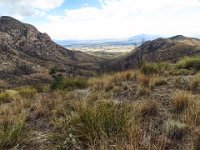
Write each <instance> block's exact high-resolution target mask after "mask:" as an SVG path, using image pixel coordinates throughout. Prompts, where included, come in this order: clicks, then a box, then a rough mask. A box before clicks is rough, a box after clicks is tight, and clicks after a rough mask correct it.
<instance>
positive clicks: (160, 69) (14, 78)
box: [0, 16, 200, 150]
mask: <svg viewBox="0 0 200 150" xmlns="http://www.w3.org/2000/svg"><path fill="white" fill-rule="evenodd" d="M149 38H151V37H149ZM133 39H135V38H132V41H131V40H130V39H128V40H124V41H90V42H88V41H81V42H80V41H79V42H77V41H62V42H61V43H60V42H59V41H55V42H54V41H53V40H52V39H51V38H50V36H49V35H48V34H46V33H41V32H40V31H39V30H38V29H37V28H36V27H34V26H33V25H30V24H26V23H23V22H21V21H19V20H17V19H15V18H13V17H9V16H2V17H1V18H0V150H1V149H2V150H56V149H57V150H124V149H126V150H199V149H200V132H199V126H200V101H199V100H200V39H197V38H192V37H186V36H183V35H175V36H173V37H170V38H160V37H159V38H157V37H156V38H155V39H149V40H147V41H142V42H141V39H140V40H139V41H137V42H136V41H134V40H133ZM57 43H59V44H60V45H59V44H57Z"/></svg>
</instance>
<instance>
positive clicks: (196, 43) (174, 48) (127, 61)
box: [109, 35, 200, 70]
mask: <svg viewBox="0 0 200 150" xmlns="http://www.w3.org/2000/svg"><path fill="white" fill-rule="evenodd" d="M196 54H200V40H199V39H195V38H188V37H184V36H182V35H177V36H174V37H171V38H169V39H162V38H159V39H156V40H153V41H148V42H145V43H144V44H143V45H141V46H140V47H138V48H137V49H136V50H134V51H133V52H132V53H130V54H128V55H127V56H125V57H123V58H121V59H119V60H116V61H114V62H111V63H110V65H109V69H110V70H125V69H130V68H136V67H138V65H139V64H140V63H141V62H142V61H147V62H161V61H172V62H175V61H177V60H179V59H180V58H182V57H184V56H191V55H196Z"/></svg>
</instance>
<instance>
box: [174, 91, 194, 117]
mask: <svg viewBox="0 0 200 150" xmlns="http://www.w3.org/2000/svg"><path fill="white" fill-rule="evenodd" d="M190 99H191V95H190V94H189V93H187V92H185V91H177V92H176V93H175V95H174V96H173V98H172V101H171V107H172V110H173V111H174V112H175V113H181V112H183V111H184V110H185V109H186V108H188V106H189V103H190Z"/></svg>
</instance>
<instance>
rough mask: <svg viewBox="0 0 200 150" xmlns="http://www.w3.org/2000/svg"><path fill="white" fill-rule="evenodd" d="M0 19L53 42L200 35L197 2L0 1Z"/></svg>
mask: <svg viewBox="0 0 200 150" xmlns="http://www.w3.org/2000/svg"><path fill="white" fill-rule="evenodd" d="M0 15H1V16H5V15H9V16H13V17H15V18H17V19H19V20H21V21H23V22H27V23H30V24H33V25H34V26H36V27H37V28H38V29H39V30H40V31H41V32H46V33H48V34H49V35H50V36H51V37H52V38H53V39H57V40H66V39H110V38H126V37H131V36H134V35H137V34H141V33H145V34H155V35H165V36H170V35H176V34H183V35H186V36H196V35H200V28H199V27H200V19H199V18H200V1H199V0H34V1H28V0H0Z"/></svg>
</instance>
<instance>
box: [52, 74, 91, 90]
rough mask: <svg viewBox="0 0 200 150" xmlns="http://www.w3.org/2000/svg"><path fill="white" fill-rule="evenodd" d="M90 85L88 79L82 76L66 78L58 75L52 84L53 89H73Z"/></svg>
mask: <svg viewBox="0 0 200 150" xmlns="http://www.w3.org/2000/svg"><path fill="white" fill-rule="evenodd" d="M87 85H88V83H87V80H85V79H80V78H74V79H71V78H65V77H63V76H58V77H56V78H55V80H54V82H53V83H52V85H51V89H52V90H56V89H57V90H65V89H66V90H73V89H82V88H86V87H87Z"/></svg>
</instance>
